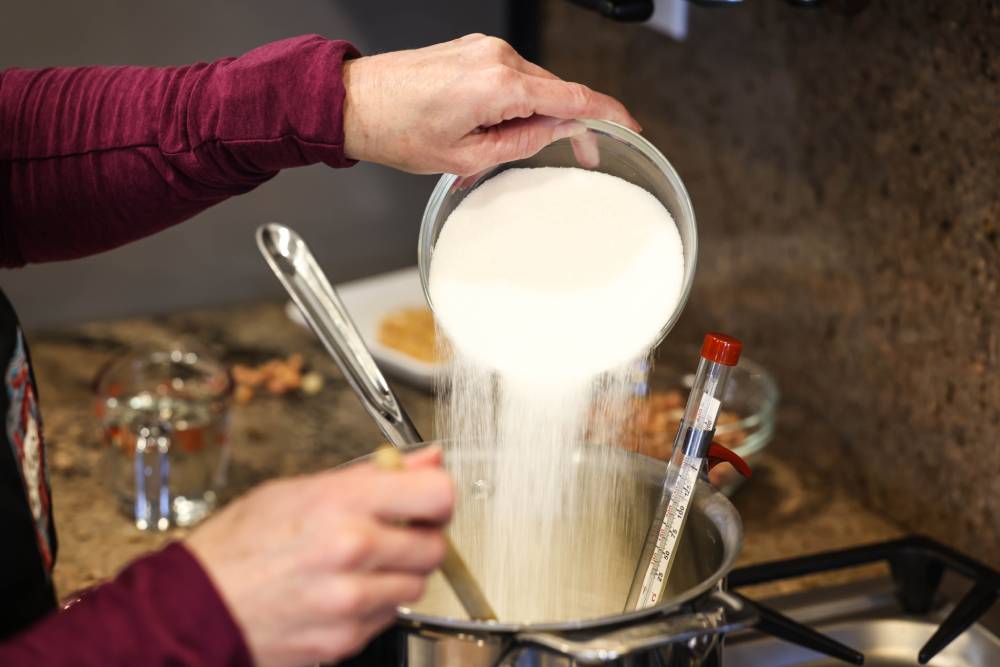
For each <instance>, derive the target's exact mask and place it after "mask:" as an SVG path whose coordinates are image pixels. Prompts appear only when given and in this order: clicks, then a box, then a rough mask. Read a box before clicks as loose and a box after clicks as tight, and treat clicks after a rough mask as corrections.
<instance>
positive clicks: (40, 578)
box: [0, 291, 56, 640]
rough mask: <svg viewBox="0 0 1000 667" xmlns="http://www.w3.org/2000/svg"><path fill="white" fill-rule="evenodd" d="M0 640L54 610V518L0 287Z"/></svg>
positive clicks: (26, 369) (33, 407) (22, 360)
mask: <svg viewBox="0 0 1000 667" xmlns="http://www.w3.org/2000/svg"><path fill="white" fill-rule="evenodd" d="M0 373H2V375H0V640H2V639H3V638H5V637H9V636H11V635H13V634H15V633H17V632H19V631H21V630H23V629H25V628H26V627H28V626H29V625H31V624H32V623H34V622H35V621H37V620H38V619H40V618H41V617H42V616H44V615H45V614H47V613H49V612H50V611H52V610H53V609H54V608H55V605H56V597H55V591H54V589H53V587H52V565H53V564H54V562H55V556H56V533H55V526H54V524H53V522H52V503H51V494H50V492H49V480H48V473H47V471H46V465H45V451H44V447H43V442H42V420H41V417H40V416H39V413H38V391H37V389H36V387H35V376H34V374H33V373H32V372H31V359H30V356H29V355H28V345H27V342H26V341H25V340H24V334H23V333H22V332H21V328H20V325H19V324H18V321H17V315H15V314H14V309H13V308H12V307H11V305H10V302H9V301H8V300H7V297H6V296H5V295H4V293H3V291H0Z"/></svg>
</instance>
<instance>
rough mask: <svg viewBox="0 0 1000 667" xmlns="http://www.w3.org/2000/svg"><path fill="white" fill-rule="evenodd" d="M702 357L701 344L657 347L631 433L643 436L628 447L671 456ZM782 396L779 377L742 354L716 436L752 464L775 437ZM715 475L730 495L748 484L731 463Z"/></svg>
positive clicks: (725, 396)
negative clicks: (698, 345)
mask: <svg viewBox="0 0 1000 667" xmlns="http://www.w3.org/2000/svg"><path fill="white" fill-rule="evenodd" d="M697 359H698V348H697V347H688V346H683V345H679V346H676V347H673V346H672V347H670V349H665V346H661V348H660V349H659V350H657V352H656V357H655V362H654V365H653V370H652V372H651V373H650V374H649V379H648V386H647V387H646V391H645V395H644V396H643V397H642V398H641V399H640V404H639V408H638V411H637V414H636V423H635V432H634V433H632V434H633V435H639V434H641V441H640V442H638V443H635V442H633V443H628V444H627V446H629V447H630V448H632V449H636V448H637V449H638V450H639V451H640V452H641V453H643V454H646V455H647V456H651V457H653V458H657V459H661V460H662V459H666V458H667V457H668V456H670V451H671V449H672V447H673V443H674V436H675V435H676V434H677V425H678V423H679V422H680V418H681V415H682V414H683V412H684V404H685V403H686V402H687V399H688V394H689V393H690V392H691V385H692V384H693V382H694V369H695V366H694V364H696V363H697ZM779 400H780V392H779V390H778V383H777V382H776V381H775V379H774V376H773V375H771V373H770V372H768V370H767V369H766V368H764V367H763V366H761V365H760V364H758V363H757V362H755V361H753V360H752V359H748V358H747V357H745V356H744V357H741V358H740V363H739V365H737V366H736V367H735V368H733V371H732V374H731V375H730V377H729V382H728V383H727V384H726V389H725V391H724V392H723V394H722V411H721V413H720V415H719V422H718V425H717V426H716V429H715V440H716V441H717V442H718V443H719V444H721V445H723V446H725V447H728V448H729V449H731V450H733V451H734V452H735V453H737V454H739V455H740V456H741V457H742V458H743V460H744V461H746V462H747V464H748V465H749V466H750V467H751V468H753V467H754V466H755V465H756V463H757V461H758V459H759V457H760V453H761V451H762V450H763V449H764V448H765V447H766V446H767V444H768V443H769V442H770V441H771V438H772V436H773V435H774V429H775V422H776V416H777V411H778V403H779ZM713 473H714V475H713V480H714V482H715V483H716V484H717V485H718V486H719V488H720V489H721V490H722V491H723V492H724V493H726V495H730V494H732V493H733V492H735V491H736V489H738V488H739V487H740V486H741V485H742V484H743V482H744V480H743V478H742V477H740V475H739V474H738V473H737V472H736V470H735V469H734V468H733V467H732V466H730V465H729V464H722V465H720V466H718V467H717V468H715V469H714V470H713Z"/></svg>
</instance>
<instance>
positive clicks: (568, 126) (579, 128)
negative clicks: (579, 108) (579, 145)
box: [552, 120, 587, 141]
mask: <svg viewBox="0 0 1000 667" xmlns="http://www.w3.org/2000/svg"><path fill="white" fill-rule="evenodd" d="M586 131H587V126H586V125H584V124H583V123H578V122H577V121H575V120H566V121H563V122H561V123H559V124H558V125H556V126H555V127H554V128H552V141H559V140H560V139H569V138H570V137H578V136H580V135H581V134H584V133H585V132H586Z"/></svg>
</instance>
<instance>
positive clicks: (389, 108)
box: [344, 35, 640, 176]
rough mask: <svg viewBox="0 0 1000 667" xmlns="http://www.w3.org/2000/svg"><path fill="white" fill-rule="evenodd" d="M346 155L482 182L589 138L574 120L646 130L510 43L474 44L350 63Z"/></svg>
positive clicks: (478, 39) (478, 38) (469, 39)
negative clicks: (494, 171) (503, 167)
mask: <svg viewBox="0 0 1000 667" xmlns="http://www.w3.org/2000/svg"><path fill="white" fill-rule="evenodd" d="M344 86H345V88H346V90H347V99H346V102H345V104H344V152H345V153H346V155H347V156H348V157H350V158H354V159H357V160H367V161H370V162H378V163H381V164H385V165H388V166H390V167H395V168H397V169H402V170H404V171H409V172H413V173H418V174H428V173H440V172H451V173H455V174H459V175H462V176H467V175H470V174H474V173H476V172H478V171H480V170H482V169H485V168H487V167H491V166H493V165H496V164H500V163H501V162H509V161H511V160H517V159H521V158H526V157H529V156H531V155H534V154H535V153H537V152H538V151H539V150H541V149H542V148H544V147H545V146H547V145H548V144H550V143H552V142H553V141H556V140H558V139H563V138H567V137H571V136H575V135H578V134H581V133H582V132H583V131H584V127H583V126H582V125H580V124H579V123H574V122H572V120H571V119H574V118H600V119H605V120H611V121H614V122H616V123H620V124H622V125H625V126H627V127H630V128H632V129H633V130H636V131H638V130H639V129H640V128H639V124H638V123H637V122H636V121H635V120H634V119H633V118H632V116H630V115H629V113H628V111H626V109H625V107H624V106H622V104H621V103H620V102H618V101H617V100H615V99H613V98H611V97H608V96H607V95H602V94H601V93H596V92H594V91H592V90H590V89H589V88H587V87H586V86H583V85H581V84H578V83H571V82H566V81H562V80H561V79H559V78H558V77H556V76H555V75H554V74H552V73H550V72H548V71H546V70H545V69H543V68H541V67H539V66H537V65H534V64H532V63H530V62H528V61H527V60H525V59H524V58H522V57H521V56H519V55H518V54H517V52H516V51H514V49H513V48H511V46H510V45H509V44H507V43H506V42H504V41H503V40H501V39H497V38H495V37H487V36H485V35H467V36H466V37H462V38H461V39H457V40H454V41H451V42H446V43H444V44H436V45H434V46H429V47H426V48H423V49H416V50H411V51H397V52H393V53H384V54H380V55H375V56H368V57H364V58H358V59H356V60H349V61H347V62H345V63H344Z"/></svg>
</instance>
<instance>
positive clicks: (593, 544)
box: [429, 168, 684, 622]
mask: <svg viewBox="0 0 1000 667" xmlns="http://www.w3.org/2000/svg"><path fill="white" fill-rule="evenodd" d="M683 274H684V256H683V248H682V244H681V239H680V235H679V233H678V231H677V227H676V225H675V223H674V221H673V219H672V218H671V216H670V214H669V212H668V211H667V210H666V209H665V208H664V207H663V205H662V204H661V203H660V202H659V201H658V200H657V199H656V198H655V197H653V196H652V195H651V194H649V193H648V192H646V191H645V190H643V189H642V188H639V187H637V186H635V185H633V184H631V183H628V182H626V181H624V180H621V179H619V178H616V177H613V176H609V175H607V174H601V173H597V172H591V171H585V170H582V169H570V168H542V169H509V170H507V171H505V172H503V173H501V174H499V175H498V176H496V177H494V178H492V179H490V180H489V181H487V182H485V183H484V184H482V185H481V186H479V187H478V188H477V189H476V190H474V191H473V192H471V193H470V194H469V195H468V196H467V197H466V198H465V199H464V200H463V201H462V203H461V204H460V205H459V206H458V207H457V208H456V209H455V210H454V211H453V212H452V214H451V216H450V217H449V218H448V220H447V221H446V222H445V224H444V227H443V229H442V231H441V234H440V236H439V237H438V240H437V244H436V246H435V249H434V254H433V256H432V259H431V267H430V282H429V288H430V295H431V300H432V301H433V304H434V310H435V315H436V317H437V321H438V324H439V326H440V328H441V330H442V332H443V333H444V334H445V336H446V337H447V339H448V341H449V343H450V344H451V347H452V356H453V359H454V364H453V366H452V370H451V374H450V378H449V379H448V390H447V393H446V395H445V398H444V399H443V400H442V401H441V402H440V406H441V408H442V410H440V411H439V419H438V434H439V436H442V437H445V438H450V439H452V440H453V441H454V442H455V443H456V444H455V445H454V448H453V450H452V453H451V454H450V455H449V459H448V467H449V470H450V471H451V472H452V474H453V475H454V477H455V479H456V485H457V488H458V493H459V498H458V505H457V509H456V515H455V518H454V520H453V522H452V526H451V532H452V537H453V539H454V540H455V542H456V544H457V546H458V548H459V549H460V551H461V552H462V553H463V555H464V556H465V557H466V559H467V560H468V562H469V565H470V567H471V568H472V570H473V572H474V574H475V575H476V577H477V578H478V579H479V580H480V582H481V583H482V585H483V588H484V590H485V592H486V595H487V597H488V598H489V600H490V602H491V603H492V605H493V606H494V608H495V609H496V611H497V613H498V616H499V618H500V620H501V621H511V622H536V621H558V620H568V619H574V618H585V617H593V616H599V615H604V614H609V613H615V612H617V611H620V610H621V608H622V605H624V603H625V598H626V596H627V594H628V587H629V583H630V582H631V578H632V574H633V571H634V568H635V562H636V559H637V558H638V549H639V547H640V546H641V542H642V539H643V537H644V535H645V528H646V526H647V525H648V523H646V522H647V521H648V517H647V516H645V515H643V514H642V512H643V511H645V510H643V509H641V508H636V507H635V506H636V495H635V490H636V485H637V484H638V482H636V481H635V480H632V479H629V478H628V476H626V475H621V474H618V475H615V474H614V472H613V470H614V469H615V461H616V460H619V459H616V458H615V457H616V455H618V456H620V452H619V451H618V450H616V449H615V448H614V447H613V446H606V445H615V444H617V443H616V440H617V438H618V435H619V433H620V429H621V427H622V424H623V421H624V419H625V418H626V417H627V416H628V414H629V410H630V401H631V399H632V393H631V392H632V387H633V386H634V383H635V382H637V381H641V380H642V379H643V377H642V372H641V371H640V370H639V369H640V366H639V364H638V363H637V362H639V361H641V360H643V359H645V358H646V357H647V356H648V354H649V348H650V346H651V345H652V344H653V343H654V342H655V339H656V337H657V334H658V332H659V331H660V330H661V328H662V327H663V325H664V324H665V323H666V322H667V320H668V319H669V318H670V316H671V315H672V314H673V312H674V310H675V309H676V307H677V304H678V301H679V299H680V293H681V285H682V280H683ZM595 443H596V444H595ZM581 461H585V462H586V463H587V465H583V464H581Z"/></svg>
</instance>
